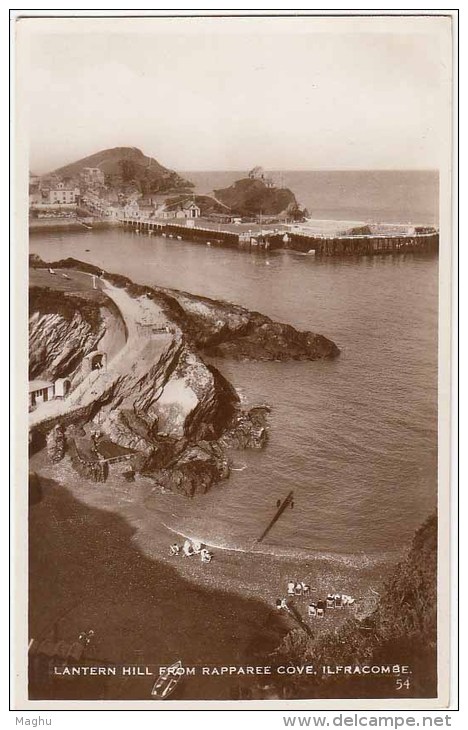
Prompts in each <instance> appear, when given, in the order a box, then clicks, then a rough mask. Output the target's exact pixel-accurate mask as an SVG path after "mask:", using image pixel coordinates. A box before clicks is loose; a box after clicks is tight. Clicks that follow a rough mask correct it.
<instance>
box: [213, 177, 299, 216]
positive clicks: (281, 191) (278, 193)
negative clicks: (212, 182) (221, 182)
mask: <svg viewBox="0 0 468 730" xmlns="http://www.w3.org/2000/svg"><path fill="white" fill-rule="evenodd" d="M214 193H215V196H216V198H217V199H218V200H220V201H221V202H222V203H224V204H225V205H227V206H228V207H229V208H231V210H232V212H233V213H237V214H238V215H242V216H257V215H265V216H274V215H279V214H280V213H283V212H285V211H286V210H288V208H289V209H297V208H298V205H297V200H296V198H295V196H294V193H293V192H292V191H291V190H289V188H275V187H270V186H268V185H267V184H265V183H264V182H263V180H258V179H252V178H243V179H242V180H237V181H236V182H235V183H234V184H233V185H231V186H230V187H228V188H221V189H219V190H215V191H214Z"/></svg>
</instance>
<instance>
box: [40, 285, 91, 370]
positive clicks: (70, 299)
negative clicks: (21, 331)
mask: <svg viewBox="0 0 468 730" xmlns="http://www.w3.org/2000/svg"><path fill="white" fill-rule="evenodd" d="M104 334H105V324H104V319H103V317H102V313H101V308H100V306H99V304H98V303H96V302H89V301H85V300H84V299H82V298H80V297H78V296H70V295H65V294H64V293H63V292H60V291H51V290H50V289H44V288H40V287H31V288H30V289H29V377H30V379H33V378H40V377H42V378H51V379H55V378H61V377H65V376H70V375H72V373H73V371H74V370H75V369H76V368H77V367H79V365H80V363H81V361H82V359H83V356H84V355H87V354H88V353H89V352H92V351H93V350H95V349H96V348H97V346H98V343H99V341H100V340H101V339H102V338H103V336H104Z"/></svg>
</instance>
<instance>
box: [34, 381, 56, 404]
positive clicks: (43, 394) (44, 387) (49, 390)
mask: <svg viewBox="0 0 468 730" xmlns="http://www.w3.org/2000/svg"><path fill="white" fill-rule="evenodd" d="M53 397H54V384H53V383H52V382H51V381H50V380H30V382H29V407H30V408H34V407H35V406H37V405H38V404H39V403H45V402H46V401H48V400H52V399H53Z"/></svg>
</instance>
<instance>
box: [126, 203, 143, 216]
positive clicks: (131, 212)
mask: <svg viewBox="0 0 468 730" xmlns="http://www.w3.org/2000/svg"><path fill="white" fill-rule="evenodd" d="M123 212H124V216H125V218H138V216H139V213H140V206H139V205H138V202H137V201H136V200H130V201H128V202H127V203H126V204H125V206H124V209H123Z"/></svg>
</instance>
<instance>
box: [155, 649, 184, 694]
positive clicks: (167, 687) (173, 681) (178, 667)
mask: <svg viewBox="0 0 468 730" xmlns="http://www.w3.org/2000/svg"><path fill="white" fill-rule="evenodd" d="M182 674H183V669H182V662H181V661H180V659H179V660H178V661H177V662H174V664H171V666H170V667H167V668H166V669H165V671H164V672H163V673H162V674H161V675H160V676H159V677H158V678H157V680H156V681H155V683H154V684H153V687H152V689H151V697H152V698H153V699H155V700H167V698H168V697H169V695H171V694H172V693H173V692H174V690H175V689H176V687H177V685H178V684H179V682H180V680H181V679H182Z"/></svg>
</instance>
